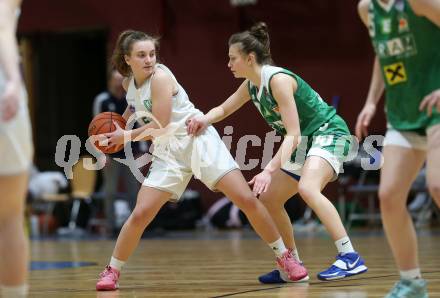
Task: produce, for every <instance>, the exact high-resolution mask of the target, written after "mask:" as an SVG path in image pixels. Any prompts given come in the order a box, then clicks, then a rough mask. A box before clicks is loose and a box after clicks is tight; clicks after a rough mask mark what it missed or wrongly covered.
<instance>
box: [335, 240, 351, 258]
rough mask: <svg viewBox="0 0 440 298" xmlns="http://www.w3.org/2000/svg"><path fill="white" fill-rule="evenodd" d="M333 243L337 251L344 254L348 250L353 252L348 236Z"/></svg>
mask: <svg viewBox="0 0 440 298" xmlns="http://www.w3.org/2000/svg"><path fill="white" fill-rule="evenodd" d="M335 245H336V248H337V249H338V252H339V253H342V254H346V253H349V252H355V251H354V248H353V245H352V244H351V241H350V238H348V236H345V237H342V238H341V239H339V240H336V241H335Z"/></svg>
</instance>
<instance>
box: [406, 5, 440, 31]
mask: <svg viewBox="0 0 440 298" xmlns="http://www.w3.org/2000/svg"><path fill="white" fill-rule="evenodd" d="M409 4H410V5H411V7H412V9H413V10H414V12H415V13H416V14H417V15H420V16H424V17H426V18H427V19H429V20H430V21H431V22H433V23H434V24H436V25H437V26H438V27H440V0H409Z"/></svg>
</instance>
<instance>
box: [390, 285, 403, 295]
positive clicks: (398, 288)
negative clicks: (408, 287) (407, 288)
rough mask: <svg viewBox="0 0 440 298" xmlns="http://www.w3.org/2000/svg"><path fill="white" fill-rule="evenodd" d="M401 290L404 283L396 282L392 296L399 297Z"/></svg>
mask: <svg viewBox="0 0 440 298" xmlns="http://www.w3.org/2000/svg"><path fill="white" fill-rule="evenodd" d="M400 289H403V287H402V283H401V282H396V284H395V285H394V288H393V290H392V291H391V294H392V295H397V294H398V293H399V291H400Z"/></svg>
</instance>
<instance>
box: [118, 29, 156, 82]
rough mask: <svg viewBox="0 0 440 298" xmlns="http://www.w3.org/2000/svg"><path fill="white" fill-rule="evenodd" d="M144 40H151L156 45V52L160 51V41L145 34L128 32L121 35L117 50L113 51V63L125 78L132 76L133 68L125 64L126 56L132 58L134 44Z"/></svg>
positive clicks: (133, 31)
mask: <svg viewBox="0 0 440 298" xmlns="http://www.w3.org/2000/svg"><path fill="white" fill-rule="evenodd" d="M142 40H151V41H152V42H153V43H154V47H155V49H156V52H158V51H159V40H158V39H157V38H155V37H152V36H150V35H148V34H146V33H144V32H141V31H135V30H126V31H124V32H122V33H121V34H119V37H118V40H117V41H116V46H115V49H114V50H113V55H112V59H111V62H112V65H113V67H114V68H115V69H116V70H117V71H119V73H121V74H122V75H123V76H124V77H128V76H130V74H131V68H130V66H129V65H128V64H127V63H126V62H125V55H127V56H130V53H131V50H132V47H133V44H134V43H135V42H137V41H142Z"/></svg>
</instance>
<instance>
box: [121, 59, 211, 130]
mask: <svg viewBox="0 0 440 298" xmlns="http://www.w3.org/2000/svg"><path fill="white" fill-rule="evenodd" d="M155 67H156V69H157V68H160V69H161V70H163V71H165V72H166V73H168V74H169V75H170V76H171V77H172V78H173V80H174V82H175V83H176V84H177V86H178V90H177V93H176V94H175V95H173V97H172V110H171V119H170V125H171V126H173V135H174V136H176V137H186V136H187V132H186V124H185V121H186V120H188V119H189V118H192V117H194V116H196V115H202V114H203V113H202V112H201V111H200V110H198V109H196V108H195V107H194V104H193V103H192V102H191V101H190V100H189V98H188V94H187V93H186V91H185V89H183V87H182V86H181V85H180V84H179V83H178V82H177V80H176V78H175V77H174V75H173V73H172V72H171V70H170V69H169V68H168V67H166V66H165V65H163V64H156V66H155ZM153 77H154V73H153V74H152V75H151V76H150V78H148V79H147V80H146V81H145V82H144V83H143V84H142V86H140V88H136V86H135V82H134V78H133V77H131V79H130V82H129V85H128V90H127V95H126V98H127V103H128V105H129V106H131V107H134V109H135V111H136V112H147V113H148V114H152V100H151V80H152V78H153ZM152 120H153V119H151V118H150V117H142V118H140V119H138V122H139V123H140V124H142V125H145V124H147V123H149V122H150V121H152Z"/></svg>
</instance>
